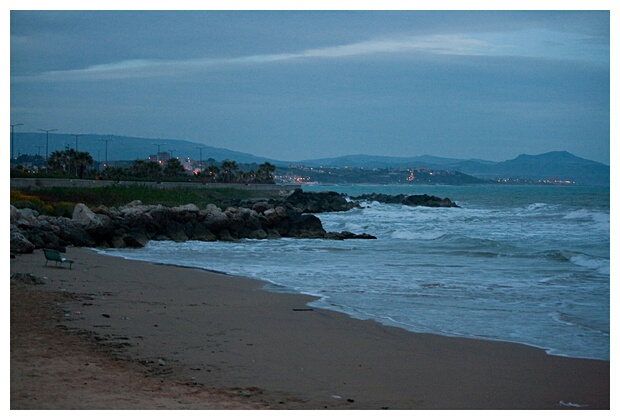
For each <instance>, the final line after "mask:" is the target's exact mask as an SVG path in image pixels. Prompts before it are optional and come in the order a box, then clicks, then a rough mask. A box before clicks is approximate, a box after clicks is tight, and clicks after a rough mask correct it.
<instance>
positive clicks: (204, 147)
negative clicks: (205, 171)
mask: <svg viewBox="0 0 620 420" xmlns="http://www.w3.org/2000/svg"><path fill="white" fill-rule="evenodd" d="M206 148H207V146H203V147H197V149H200V171H201V172H202V149H206Z"/></svg>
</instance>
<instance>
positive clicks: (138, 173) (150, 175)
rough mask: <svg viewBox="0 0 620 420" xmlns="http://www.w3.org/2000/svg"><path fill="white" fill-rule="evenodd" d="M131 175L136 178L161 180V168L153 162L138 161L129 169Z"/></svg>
mask: <svg viewBox="0 0 620 420" xmlns="http://www.w3.org/2000/svg"><path fill="white" fill-rule="evenodd" d="M129 174H130V175H131V176H134V177H136V178H145V179H155V180H156V179H159V178H160V177H161V166H160V165H159V163H157V162H155V161H153V160H148V161H147V160H142V159H136V160H134V161H133V163H132V164H131V166H130V167H129Z"/></svg>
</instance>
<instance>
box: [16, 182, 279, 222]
mask: <svg viewBox="0 0 620 420" xmlns="http://www.w3.org/2000/svg"><path fill="white" fill-rule="evenodd" d="M277 195H278V191H249V190H239V189H235V188H225V187H223V188H209V189H195V188H170V189H157V188H152V187H147V186H113V187H100V188H41V189H37V190H28V191H25V190H17V189H14V190H11V204H12V205H14V206H15V207H17V208H31V209H34V210H37V211H38V212H39V213H41V214H47V215H50V216H65V217H71V215H72V214H73V208H74V207H75V205H76V204H77V203H84V204H86V205H87V206H89V207H95V206H99V205H104V206H107V207H120V206H123V205H125V204H127V203H130V202H131V201H134V200H140V201H142V203H144V204H161V205H163V206H167V207H174V206H180V205H184V204H190V203H191V204H195V205H197V206H198V207H199V208H204V207H206V206H207V204H215V205H216V206H218V207H220V208H224V207H226V206H227V202H228V201H230V200H244V199H251V198H272V197H275V196H277Z"/></svg>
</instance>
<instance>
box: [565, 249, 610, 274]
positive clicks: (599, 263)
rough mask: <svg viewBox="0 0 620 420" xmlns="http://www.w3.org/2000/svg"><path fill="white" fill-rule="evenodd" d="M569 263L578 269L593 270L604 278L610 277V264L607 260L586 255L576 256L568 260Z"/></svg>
mask: <svg viewBox="0 0 620 420" xmlns="http://www.w3.org/2000/svg"><path fill="white" fill-rule="evenodd" d="M570 262H571V263H573V264H575V265H578V266H580V267H585V268H589V269H591V270H594V271H596V272H597V273H599V274H601V275H604V276H609V275H610V264H609V260H608V259H604V258H598V257H593V256H591V255H586V254H577V255H574V256H572V257H571V258H570Z"/></svg>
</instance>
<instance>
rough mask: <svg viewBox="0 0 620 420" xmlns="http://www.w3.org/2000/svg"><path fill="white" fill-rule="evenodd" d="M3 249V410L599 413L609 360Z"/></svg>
mask: <svg viewBox="0 0 620 420" xmlns="http://www.w3.org/2000/svg"><path fill="white" fill-rule="evenodd" d="M64 256H66V257H67V258H69V259H71V260H74V261H75V263H74V264H73V268H72V269H68V268H57V267H55V266H53V264H52V265H51V266H50V264H48V265H47V266H46V265H45V258H44V256H43V252H42V251H41V250H36V251H35V252H34V253H33V254H26V255H17V257H16V258H15V259H11V263H10V266H11V274H15V273H22V274H24V273H28V274H32V275H34V276H36V277H38V278H40V279H43V281H44V282H45V284H39V285H32V284H26V283H25V282H23V281H12V282H11V409H132V408H143V409H373V410H381V409H390V410H394V409H401V410H403V409H406V410H408V409H422V410H428V409H566V410H576V409H609V408H610V363H609V362H607V361H597V360H585V359H573V358H564V357H554V356H549V355H547V354H546V353H545V352H544V351H543V350H540V349H536V348H532V347H528V346H523V345H518V344H512V343H503V342H491V341H480V340H472V339H462V338H449V337H442V336H436V335H430V334H414V333H410V332H407V331H404V330H401V329H398V328H393V327H386V326H383V325H380V324H378V323H376V322H374V321H361V320H356V319H352V318H350V317H348V316H346V315H344V314H341V313H338V312H333V311H328V310H323V309H316V308H311V307H308V306H307V303H308V302H310V301H311V300H312V299H313V298H312V297H309V296H303V295H293V294H282V293H272V292H267V291H264V290H262V289H261V288H262V287H263V286H264V283H263V282H261V281H257V280H251V279H244V278H239V277H233V276H227V275H223V274H218V273H214V272H209V271H204V270H198V269H190V268H182V267H174V266H165V265H157V264H150V263H145V262H138V261H129V260H124V259H121V258H115V257H110V256H104V255H100V254H98V253H97V252H95V251H93V250H89V249H81V248H69V249H68V250H67V253H66V254H64Z"/></svg>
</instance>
